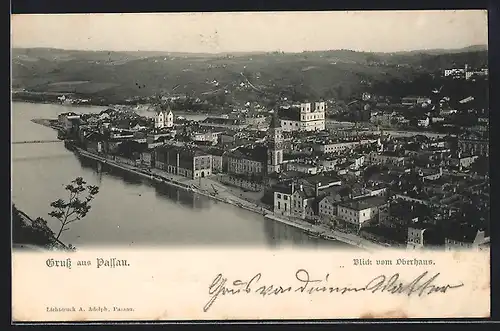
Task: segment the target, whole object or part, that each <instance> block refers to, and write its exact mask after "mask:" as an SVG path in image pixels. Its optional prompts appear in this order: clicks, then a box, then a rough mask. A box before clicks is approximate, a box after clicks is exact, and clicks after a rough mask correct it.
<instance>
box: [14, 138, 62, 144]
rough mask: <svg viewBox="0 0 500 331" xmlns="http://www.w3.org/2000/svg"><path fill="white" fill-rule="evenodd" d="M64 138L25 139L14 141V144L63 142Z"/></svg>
mask: <svg viewBox="0 0 500 331" xmlns="http://www.w3.org/2000/svg"><path fill="white" fill-rule="evenodd" d="M62 142H64V140H59V139H57V140H24V141H13V142H12V144H48V143H62Z"/></svg>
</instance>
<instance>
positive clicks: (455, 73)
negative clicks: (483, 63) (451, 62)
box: [444, 64, 488, 80]
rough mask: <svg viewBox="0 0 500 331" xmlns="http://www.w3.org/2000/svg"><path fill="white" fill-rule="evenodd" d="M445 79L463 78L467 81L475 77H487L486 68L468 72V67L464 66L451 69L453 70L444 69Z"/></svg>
mask: <svg viewBox="0 0 500 331" xmlns="http://www.w3.org/2000/svg"><path fill="white" fill-rule="evenodd" d="M444 76H445V77H449V76H451V77H453V78H462V79H463V78H465V79H466V80H469V79H471V78H473V77H477V76H483V77H487V76H488V68H483V69H481V70H470V68H469V66H468V65H467V64H466V65H465V66H464V68H453V69H445V71H444Z"/></svg>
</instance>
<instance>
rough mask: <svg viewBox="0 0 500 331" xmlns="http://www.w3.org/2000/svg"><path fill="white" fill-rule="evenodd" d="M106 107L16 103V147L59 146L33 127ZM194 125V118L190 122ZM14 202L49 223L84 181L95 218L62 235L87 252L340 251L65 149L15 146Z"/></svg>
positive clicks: (289, 229) (246, 213) (54, 224)
mask: <svg viewBox="0 0 500 331" xmlns="http://www.w3.org/2000/svg"><path fill="white" fill-rule="evenodd" d="M102 109H104V108H103V107H101V108H100V107H72V106H62V105H53V104H34V103H23V102H14V103H13V109H12V117H11V118H12V141H13V142H16V141H29V140H53V139H55V138H56V137H57V133H56V132H55V131H54V130H52V129H50V128H47V127H44V126H41V125H38V124H35V123H33V122H31V120H32V119H33V118H57V115H58V114H60V113H62V112H67V111H73V112H77V113H86V112H99V111H100V110H102ZM185 117H188V116H185ZM12 165H13V166H12V200H13V202H14V203H15V204H16V206H17V207H18V208H19V209H21V210H22V211H24V212H25V213H27V214H28V215H30V216H31V217H32V218H36V217H43V218H44V219H46V220H47V221H48V223H49V226H50V227H51V228H52V229H53V230H54V231H57V230H58V227H57V225H58V222H57V221H56V220H53V219H51V217H50V216H48V215H47V214H48V212H50V203H51V202H52V201H54V200H56V199H58V198H64V199H66V198H67V194H66V191H65V190H64V186H65V185H66V184H68V183H69V182H70V181H71V180H73V179H75V178H76V177H78V176H82V177H83V178H84V179H85V180H86V181H87V182H88V183H89V184H92V185H97V186H99V188H100V192H99V194H98V195H97V196H96V198H95V200H94V201H93V202H92V209H91V211H90V212H89V213H88V215H87V216H86V217H85V218H84V219H82V220H80V221H77V222H75V223H73V224H72V225H71V227H70V229H69V230H68V231H65V232H63V234H62V236H61V238H60V239H61V240H62V241H63V242H65V243H66V244H73V245H75V246H77V247H82V246H103V245H120V246H124V245H125V246H158V245H186V246H193V245H232V246H234V245H247V246H257V247H274V248H276V247H282V246H302V247H308V248H317V247H331V246H337V247H339V246H341V247H344V248H345V247H347V246H346V245H344V244H343V243H339V242H333V241H325V240H321V239H316V238H310V237H308V236H307V235H306V234H305V233H303V232H302V231H300V230H298V229H295V228H292V227H290V226H287V225H284V224H281V223H278V222H275V221H271V220H267V219H264V217H263V216H261V215H258V214H254V213H251V212H249V211H246V210H241V209H239V208H237V207H235V206H231V205H227V204H224V203H220V202H216V201H213V200H211V199H209V198H207V197H203V196H199V195H197V194H192V193H188V192H186V191H182V190H177V189H175V188H172V187H169V186H166V185H164V184H154V183H151V182H149V181H147V180H145V179H141V178H137V177H136V176H134V175H131V174H128V173H126V172H123V171H121V170H116V169H112V168H107V167H106V166H102V165H100V164H99V163H98V162H96V161H91V160H85V159H80V158H79V157H77V156H76V155H75V154H73V153H72V152H70V151H68V150H66V149H65V147H64V145H63V144H62V143H58V142H56V143H44V144H13V145H12Z"/></svg>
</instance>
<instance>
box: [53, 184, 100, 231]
mask: <svg viewBox="0 0 500 331" xmlns="http://www.w3.org/2000/svg"><path fill="white" fill-rule="evenodd" d="M66 190H67V191H68V192H69V199H68V201H65V200H63V199H58V200H56V201H54V202H52V203H51V204H50V206H51V207H52V208H53V210H52V211H51V212H50V213H49V215H50V216H52V217H54V218H56V219H57V220H58V221H59V222H60V223H61V228H60V229H59V232H58V233H57V235H56V239H59V237H60V236H61V233H63V231H66V230H69V228H68V225H69V224H71V223H73V222H76V221H78V220H80V219H82V218H84V217H85V216H86V215H87V213H88V212H89V210H90V207H91V206H90V202H91V201H92V199H94V197H95V195H96V194H97V193H99V188H98V187H97V186H93V185H87V182H85V180H83V178H82V177H77V178H76V179H74V180H73V181H71V183H70V184H69V185H67V186H66Z"/></svg>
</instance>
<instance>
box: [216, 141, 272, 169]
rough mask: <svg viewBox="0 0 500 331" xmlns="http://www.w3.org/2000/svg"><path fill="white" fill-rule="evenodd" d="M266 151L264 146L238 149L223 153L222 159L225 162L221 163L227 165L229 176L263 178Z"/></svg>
mask: <svg viewBox="0 0 500 331" xmlns="http://www.w3.org/2000/svg"><path fill="white" fill-rule="evenodd" d="M267 151H268V149H267V147H265V146H251V147H239V148H238V149H236V150H234V151H231V152H227V153H225V155H224V156H223V159H226V161H225V162H224V161H223V162H224V163H226V164H227V172H228V173H229V174H236V175H239V174H241V175H254V176H263V175H264V174H265V171H266V164H267Z"/></svg>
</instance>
